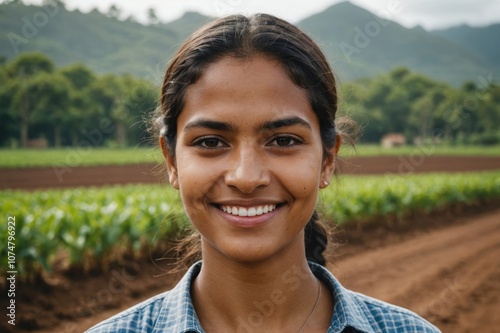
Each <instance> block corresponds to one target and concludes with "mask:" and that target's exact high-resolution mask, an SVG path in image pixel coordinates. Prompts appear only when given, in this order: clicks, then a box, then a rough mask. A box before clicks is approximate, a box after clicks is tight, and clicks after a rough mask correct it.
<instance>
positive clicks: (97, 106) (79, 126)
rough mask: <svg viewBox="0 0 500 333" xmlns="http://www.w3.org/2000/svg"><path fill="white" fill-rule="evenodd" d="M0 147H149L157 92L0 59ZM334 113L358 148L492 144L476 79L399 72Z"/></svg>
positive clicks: (347, 88)
mask: <svg viewBox="0 0 500 333" xmlns="http://www.w3.org/2000/svg"><path fill="white" fill-rule="evenodd" d="M0 82H2V83H1V85H0V145H1V146H4V147H6V146H7V147H28V146H30V140H32V139H40V138H42V139H43V140H46V141H47V142H48V144H49V145H50V146H55V147H61V146H77V145H79V143H81V142H82V140H86V142H90V143H91V144H92V145H94V146H112V147H125V146H130V145H138V144H148V143H149V139H148V137H147V135H146V133H147V131H146V125H145V124H146V122H145V119H146V118H147V117H148V116H149V114H150V113H151V112H152V111H153V110H154V109H155V107H156V106H157V103H158V99H159V90H160V89H159V87H158V86H157V84H155V83H153V82H150V81H148V80H146V79H138V78H135V77H132V76H131V75H127V74H125V75H120V76H117V75H114V74H105V75H96V74H95V73H94V72H93V71H92V70H90V69H89V68H88V67H86V66H84V65H82V64H74V65H71V66H68V67H63V68H56V66H55V65H54V63H53V62H52V61H51V60H50V59H49V58H48V57H47V56H45V55H44V54H41V53H23V54H21V55H19V56H18V57H16V58H14V59H12V60H11V61H9V62H7V61H6V60H5V59H4V60H1V59H0ZM339 91H340V95H341V96H340V101H341V102H340V113H343V114H346V115H348V116H350V117H351V118H354V120H356V121H357V122H358V124H360V125H361V127H362V128H363V134H362V138H361V139H362V141H363V142H379V141H380V139H381V137H382V136H383V135H385V134H387V133H403V134H404V135H405V137H406V138H407V141H408V142H426V141H428V140H434V141H436V140H438V141H439V142H447V143H451V144H454V143H457V144H498V143H500V134H499V131H498V124H500V87H499V86H498V85H496V84H495V83H493V81H492V78H491V77H478V78H477V79H476V80H475V81H470V82H465V83H464V84H463V86H462V87H460V88H456V87H453V86H450V85H449V84H447V83H443V82H438V81H434V80H432V79H430V78H428V77H426V76H423V75H420V74H417V73H412V72H410V71H409V70H408V69H406V68H396V69H394V70H393V71H391V72H389V73H387V74H385V75H381V76H377V77H374V78H371V79H364V80H358V81H355V82H348V83H343V84H341V85H340V89H339Z"/></svg>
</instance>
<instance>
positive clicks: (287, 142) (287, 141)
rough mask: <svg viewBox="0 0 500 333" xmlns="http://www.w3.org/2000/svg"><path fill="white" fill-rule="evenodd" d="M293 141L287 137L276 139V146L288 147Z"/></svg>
mask: <svg viewBox="0 0 500 333" xmlns="http://www.w3.org/2000/svg"><path fill="white" fill-rule="evenodd" d="M293 141H295V140H293V139H292V138H290V137H287V136H283V137H279V138H276V144H277V145H278V146H280V147H286V146H290V144H291V143H292V142H293Z"/></svg>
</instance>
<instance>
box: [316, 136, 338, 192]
mask: <svg viewBox="0 0 500 333" xmlns="http://www.w3.org/2000/svg"><path fill="white" fill-rule="evenodd" d="M341 144H342V137H341V136H340V134H336V135H335V146H333V147H332V148H330V149H329V151H328V153H329V154H328V155H327V156H326V158H325V160H324V161H323V166H322V167H321V178H320V182H319V188H320V189H323V188H326V187H328V185H330V179H331V178H332V176H333V172H334V171H335V160H336V159H337V154H338V153H339V149H340V145H341Z"/></svg>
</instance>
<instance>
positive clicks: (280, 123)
mask: <svg viewBox="0 0 500 333" xmlns="http://www.w3.org/2000/svg"><path fill="white" fill-rule="evenodd" d="M294 125H300V126H303V127H306V128H308V129H312V128H311V125H309V123H308V122H307V121H305V120H304V119H302V118H300V117H289V118H283V119H277V120H273V121H266V122H265V123H264V125H263V126H262V128H263V129H266V130H273V129H277V128H280V127H288V126H294Z"/></svg>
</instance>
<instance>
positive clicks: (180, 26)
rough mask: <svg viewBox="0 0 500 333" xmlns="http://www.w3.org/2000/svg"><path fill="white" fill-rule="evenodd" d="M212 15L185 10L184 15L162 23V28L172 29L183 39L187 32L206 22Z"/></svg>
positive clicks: (187, 34)
mask: <svg viewBox="0 0 500 333" xmlns="http://www.w3.org/2000/svg"><path fill="white" fill-rule="evenodd" d="M212 19H213V17H208V16H205V15H201V14H199V13H197V12H186V13H184V15H183V16H182V17H181V18H179V19H177V20H175V21H172V22H169V23H166V24H162V25H161V26H162V27H163V28H164V29H167V30H170V31H174V32H175V33H176V34H177V35H178V36H179V37H181V38H182V39H185V38H186V37H188V36H189V34H190V33H191V32H193V31H195V30H196V29H198V28H199V27H201V26H202V25H204V24H205V23H207V22H210V21H211V20H212Z"/></svg>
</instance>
